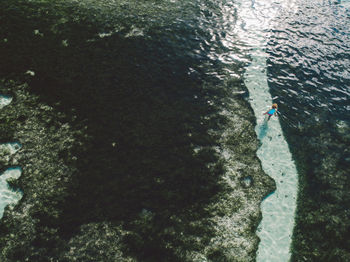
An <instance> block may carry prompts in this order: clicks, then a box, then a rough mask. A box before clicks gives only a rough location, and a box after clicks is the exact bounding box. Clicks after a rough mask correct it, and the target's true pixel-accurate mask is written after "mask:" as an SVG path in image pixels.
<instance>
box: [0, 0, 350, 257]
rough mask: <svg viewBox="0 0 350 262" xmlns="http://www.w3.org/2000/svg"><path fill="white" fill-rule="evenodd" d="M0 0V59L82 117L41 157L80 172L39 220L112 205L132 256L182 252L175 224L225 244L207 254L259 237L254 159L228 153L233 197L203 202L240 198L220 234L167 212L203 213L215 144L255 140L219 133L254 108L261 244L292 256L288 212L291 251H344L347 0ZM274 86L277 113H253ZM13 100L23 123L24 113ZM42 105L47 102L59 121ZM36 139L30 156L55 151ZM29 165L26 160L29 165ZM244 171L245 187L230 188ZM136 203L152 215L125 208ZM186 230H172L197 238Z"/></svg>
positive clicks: (248, 248)
mask: <svg viewBox="0 0 350 262" xmlns="http://www.w3.org/2000/svg"><path fill="white" fill-rule="evenodd" d="M1 7H2V8H1V9H0V22H1V24H2V27H1V28H0V33H1V38H0V39H1V44H0V54H1V56H2V57H3V59H2V60H1V61H0V66H1V68H0V75H1V76H2V77H4V78H7V79H10V78H15V79H20V80H21V81H25V82H28V83H29V86H30V87H31V89H30V92H33V93H34V94H37V95H38V96H39V97H40V99H42V100H43V101H44V102H45V103H48V104H50V105H51V106H53V107H55V109H57V110H58V111H60V110H61V111H64V112H65V113H66V114H67V115H68V117H67V119H69V120H67V122H69V124H67V125H70V124H72V123H73V124H72V125H74V123H75V124H76V126H77V129H78V130H83V131H82V133H83V135H82V134H81V133H79V135H78V137H77V139H76V140H75V139H62V140H65V141H64V142H62V146H61V145H57V144H55V145H54V146H52V148H55V150H56V149H57V151H55V150H48V151H50V153H52V159H58V160H59V161H61V160H62V162H64V163H69V164H72V163H74V164H72V165H75V163H78V164H77V166H74V167H77V169H79V172H78V173H79V174H78V175H74V177H75V178H76V180H75V181H74V183H72V184H70V185H69V186H71V187H72V189H70V190H71V191H70V192H69V196H68V197H67V199H69V201H67V202H65V204H60V205H59V208H61V209H60V210H59V211H58V212H57V213H58V214H62V215H61V217H60V219H59V222H57V221H55V223H52V221H47V225H45V226H48V227H50V226H52V225H57V224H59V225H58V226H57V227H59V228H60V230H61V231H60V232H63V233H62V235H64V237H65V238H69V237H71V236H72V234H74V233H72V232H77V231H78V230H79V227H80V226H81V224H86V223H89V222H91V221H93V222H96V221H99V222H100V221H103V222H104V221H106V220H108V221H118V222H120V221H122V222H121V223H126V224H128V230H130V231H132V232H133V234H134V235H132V237H130V238H129V240H128V241H129V242H128V243H127V244H126V246H127V247H128V248H130V249H131V250H132V251H131V253H134V254H137V255H139V256H140V257H139V258H140V260H142V259H146V258H148V259H150V260H152V259H153V260H157V259H158V260H161V259H162V258H163V257H165V256H167V255H169V254H170V253H171V255H174V257H176V258H179V257H178V255H179V254H180V255H179V256H181V255H182V253H181V252H178V251H176V252H178V253H176V252H175V253H176V254H175V253H174V249H172V250H171V251H169V249H168V247H169V246H171V247H173V246H176V243H179V242H178V241H183V239H185V238H184V237H182V235H180V234H179V235H176V234H173V235H172V232H173V231H172V230H173V227H174V228H175V229H176V230H174V231H176V232H181V233H182V231H181V230H183V231H186V230H187V232H189V234H190V235H191V234H192V233H193V231H195V232H196V233H197V232H199V233H198V235H199V236H200V237H198V239H199V240H198V239H197V238H196V239H197V240H198V241H199V242H200V241H203V242H205V241H207V242H206V243H209V242H210V241H213V242H215V245H217V246H218V247H220V248H218V250H209V251H208V250H207V251H206V252H207V254H208V257H209V258H210V257H214V258H217V257H225V255H227V256H228V257H229V258H232V257H246V256H248V255H250V254H251V253H253V252H252V250H255V249H254V248H255V247H256V244H257V238H256V237H254V239H253V238H250V237H249V236H250V235H251V234H252V232H254V230H255V227H254V226H252V225H251V221H250V220H249V219H245V218H247V217H250V216H251V214H253V215H256V216H257V215H258V205H257V204H255V205H254V203H257V202H258V201H259V200H260V199H256V198H255V197H256V195H254V194H252V193H251V191H249V190H250V189H251V188H252V187H254V186H256V185H259V186H263V183H262V182H261V181H258V180H257V178H256V177H254V175H256V173H254V172H255V171H256V170H257V169H256V170H253V168H250V166H249V164H246V163H244V164H242V163H236V162H232V165H231V166H229V167H228V168H227V167H226V168H227V169H228V170H229V172H228V173H227V174H226V175H227V176H226V177H225V176H224V179H226V180H227V181H228V183H229V184H230V186H231V187H230V190H233V191H234V193H233V194H232V201H227V203H225V201H223V200H222V199H221V201H220V200H218V201H216V202H215V203H214V205H215V204H218V205H219V204H220V205H221V204H222V206H223V207H225V206H226V205H227V206H231V205H232V206H234V208H236V209H237V210H236V211H234V212H233V214H234V215H233V216H232V217H230V216H226V215H225V214H226V213H225V212H223V213H220V212H219V215H221V218H220V219H221V220H220V221H219V223H218V225H219V228H220V230H219V231H220V232H226V233H225V234H222V235H221V236H218V237H216V238H212V239H210V238H209V237H207V238H205V237H203V236H202V234H201V233H202V232H203V231H205V230H207V229H208V228H210V229H209V230H208V231H210V230H211V227H209V226H206V225H205V224H201V227H198V228H196V230H193V229H194V228H192V227H191V228H190V229H188V228H185V229H184V228H183V223H181V222H178V221H183V220H186V219H189V220H190V221H192V222H193V220H191V219H192V215H193V214H196V215H197V216H198V217H200V218H201V219H203V217H205V216H206V215H205V214H206V212H207V211H206V210H205V208H203V207H207V205H208V203H210V201H212V199H214V197H215V196H217V192H218V191H220V190H221V189H218V186H219V185H220V181H221V180H220V178H221V175H222V174H223V171H222V169H221V166H220V165H221V164H220V163H221V161H222V159H223V158H225V159H227V160H231V159H234V160H236V158H237V159H239V161H241V160H242V159H243V160H244V159H245V158H246V157H247V155H250V153H247V152H246V151H245V149H243V148H244V147H243V146H242V145H241V144H237V141H239V142H241V141H242V139H241V138H242V137H244V135H246V133H245V132H242V133H237V134H236V133H235V135H237V137H234V138H232V137H231V141H230V142H231V143H232V144H230V146H232V148H233V150H232V151H225V147H223V148H224V150H223V149H222V148H221V146H220V143H219V141H220V139H221V138H222V137H224V136H225V135H227V137H228V135H229V134H230V133H231V132H234V131H237V130H238V129H243V130H248V129H249V130H250V131H252V130H253V128H254V127H252V124H251V123H253V122H254V121H255V120H256V127H255V131H256V134H257V137H258V138H259V140H260V142H261V147H260V149H259V151H258V157H259V159H260V160H261V163H262V166H263V168H264V170H265V172H266V173H268V174H269V175H270V176H271V177H273V178H274V180H275V182H276V185H277V189H276V191H275V192H273V193H272V194H271V195H269V196H268V197H267V198H265V199H264V201H263V203H262V205H261V207H262V212H263V220H262V222H261V224H260V226H259V228H258V230H257V234H258V236H259V238H260V239H261V242H260V246H259V250H258V253H257V260H258V261H282V260H283V261H287V260H289V258H290V255H291V254H290V253H291V251H293V250H291V249H290V247H291V236H292V233H293V228H294V247H293V248H294V249H295V250H294V253H295V254H298V258H297V259H295V260H296V261H300V260H303V259H304V258H303V257H304V256H305V257H306V258H307V259H309V260H310V261H346V258H345V259H344V258H343V256H344V257H350V250H349V248H348V247H347V246H348V245H347V246H345V245H344V243H347V234H348V228H349V225H348V221H350V217H349V212H348V210H347V207H348V206H349V205H350V198H349V196H348V191H349V188H350V178H349V176H348V174H349V170H350V168H349V163H350V153H349V149H348V148H350V137H349V134H350V131H349V126H350V119H349V110H350V105H349V101H350V100H349V98H350V96H349V94H350V92H349V90H350V83H349V81H350V77H349V76H350V73H349V68H350V67H349V65H350V57H349V54H350V49H349V43H350V41H349V36H350V33H349V28H350V26H349V21H350V20H349V1H328V0H324V1H323V0H319V1H318V0H315V1H284V0H283V1H277V0H276V1H273V0H264V1H254V0H253V1H245V0H240V1H235V2H232V1H225V0H223V1H219V0H212V1H186V0H180V1H170V2H166V1H154V2H153V1H147V2H142V3H141V2H136V1H132V0H130V1H129V0H125V1H124V0H121V1H114V0H113V1H112V0H104V1H94V0H86V1H70V0H65V1H45V0H40V1H39V0H38V1H25V0H18V1H3V2H2V6H1ZM246 87H247V88H248V91H249V94H248V93H247V92H246ZM244 100H245V101H244ZM243 101H244V102H247V101H248V102H249V103H250V105H251V106H252V108H253V110H254V113H255V118H254V117H252V116H251V115H250V114H249V112H248V113H247V111H244V110H243V109H246V108H241V107H249V106H247V104H246V103H242V102H243ZM10 102H11V100H10V98H2V100H0V104H3V105H6V104H8V103H10ZM273 102H277V103H278V105H279V112H280V114H279V117H278V118H275V117H272V118H271V120H270V121H269V122H265V120H264V116H263V115H262V114H263V113H264V112H265V111H266V110H267V109H268V108H269V107H270V106H271V103H273ZM40 110H41V109H40ZM249 110H250V108H249ZM243 115H244V116H243ZM246 115H249V117H250V119H249V121H246V119H245V117H246ZM18 116H19V117H20V119H21V120H20V121H23V122H25V124H26V125H25V126H26V127H27V128H28V129H27V130H30V129H31V127H30V125H31V122H30V121H27V119H28V117H27V116H26V115H25V114H18ZM70 117H71V118H70ZM52 118H55V116H53V117H49V118H46V116H45V117H42V119H43V121H44V122H45V124H43V125H44V126H45V128H50V129H51V128H52V130H53V132H54V131H55V129H54V128H55V126H54V124H53V123H54V122H55V121H53V120H52ZM75 120H76V122H74V121H75ZM65 121H66V120H65ZM65 121H64V120H62V119H60V120H59V122H60V123H61V122H62V123H65ZM78 121H82V122H81V123H83V124H81V125H80V123H79V124H77V122H78ZM23 122H22V123H23ZM228 122H229V123H230V125H227V123H228ZM247 122H249V123H250V124H249V123H247ZM60 125H61V124H57V126H60ZM28 126H29V127H28ZM62 126H65V124H62ZM45 128H43V129H41V128H40V129H36V130H35V132H43V133H44V131H43V130H45ZM39 130H40V131H39ZM86 130H87V131H86ZM223 130H224V131H223ZM22 131H23V130H22ZM23 132H24V131H23ZM84 132H85V133H84ZM220 132H223V134H224V135H223V136H221V134H222V133H220ZM84 135H86V137H89V139H90V138H91V140H89V142H87V143H86V144H85V142H86V141H87V140H88V139H86V140H84V142H81V141H80V140H79V138H81V137H85V136H84ZM86 137H85V138H86ZM85 138H84V139H85ZM53 139H54V140H56V141H57V139H56V138H53ZM248 140H249V139H248ZM250 140H251V141H255V140H254V137H250ZM286 140H287V142H288V143H287V142H286ZM5 141H6V140H5ZM28 141H34V140H33V139H28ZM76 141H79V142H77V144H79V146H78V148H79V149H74V150H72V152H71V151H70V149H69V150H68V149H67V148H68V147H69V146H68V145H71V144H72V143H73V142H76ZM91 141H92V142H91ZM90 142H91V143H90ZM89 143H90V144H89ZM48 144H50V143H48ZM247 144H248V143H247ZM39 146H40V145H39ZM251 148H253V149H254V148H255V146H254V144H252V145H251ZM9 149H10V148H9ZM79 150H81V151H79ZM84 150H86V151H84ZM254 150H255V149H254ZM289 150H291V152H292V154H293V159H294V160H295V162H293V160H292V154H291V153H290V151H289ZM43 151H44V150H43ZM43 151H42V152H40V154H38V155H40V160H39V161H38V163H40V165H41V166H42V167H46V164H48V166H50V163H45V161H43V159H50V158H43V157H41V156H42V155H44V154H46V152H43ZM9 153H10V152H9ZM66 157H67V158H68V159H66ZM28 159H29V158H28ZM30 159H31V158H30ZM73 160H74V161H73ZM243 160H242V162H243ZM31 161H34V160H32V159H31ZM75 161H76V162H75ZM239 161H238V162H239ZM295 164H297V166H298V171H299V174H297V172H296V168H295ZM44 169H45V168H44ZM46 170H49V171H48V173H50V172H52V173H53V174H54V173H55V171H52V170H54V169H51V168H46V169H45V171H44V172H42V173H43V179H48V178H49V177H50V175H52V174H51V173H50V175H49V174H47V173H46ZM74 170H75V169H74ZM26 171H27V172H28V176H30V173H31V172H34V169H33V171H28V170H27V169H26ZM36 171H37V170H36ZM37 172H38V171H37ZM64 172H66V171H65V170H63V171H62V173H64ZM298 176H299V178H298ZM53 177H54V175H53ZM34 180H35V179H34ZM47 181H49V179H48V180H47ZM47 181H46V180H45V182H47ZM96 181H98V182H99V183H96ZM69 183H70V182H67V184H69ZM259 183H260V184H259ZM241 184H242V185H243V191H242V190H235V189H236V188H240V186H241ZM298 184H299V185H300V188H301V191H300V192H299V195H298V198H297V186H298ZM50 185H52V184H51V183H50ZM4 188H5V189H4V190H7V189H6V188H7V184H6V182H4ZM37 188H40V187H39V186H38V187H37ZM240 189H242V188H240ZM70 194H71V195H70ZM73 196H74V197H73ZM257 198H260V197H257ZM43 199H47V198H43ZM70 200H72V201H70ZM216 200H217V199H216ZM62 201H63V200H62ZM297 201H298V207H296V203H297ZM63 202H64V201H63ZM35 203H37V202H35ZM242 203H244V206H243V204H242ZM246 203H249V204H251V205H248V204H246ZM45 204H47V203H45ZM91 206H94V207H95V208H94V212H91ZM107 206H108V208H106V207H107ZM189 207H196V208H197V207H200V208H199V209H196V211H193V212H192V210H191V211H188V210H189V209H188V208H189ZM55 208H56V207H53V209H55ZM296 208H297V213H296V216H295V217H294V215H295V210H296ZM46 210H49V209H46ZM143 210H146V211H147V212H149V213H147V214H149V216H148V215H147V216H145V217H143V216H141V217H143V218H144V221H146V222H147V223H145V224H147V225H152V226H150V227H149V228H147V227H145V226H144V225H143V224H142V223H141V224H137V223H136V222H135V221H134V220H137V219H138V218H139V217H140V214H142V212H143ZM198 210H199V211H200V212H199V211H198ZM298 210H299V211H298ZM181 212H188V213H186V215H184V217H182V218H181V219H182V220H181V219H177V220H176V221H177V222H174V221H175V219H174V216H172V214H174V213H175V214H179V213H181ZM298 212H299V213H298ZM156 214H157V215H156ZM182 214H183V213H182ZM43 216H44V215H43ZM169 217H172V219H173V221H170V220H169ZM175 217H176V216H175ZM294 218H296V220H294ZM52 219H54V218H52ZM147 219H149V221H148V220H147ZM153 219H154V220H153ZM193 219H197V218H196V217H195V218H193ZM43 221H46V220H45V219H43ZM63 221H66V222H63ZM67 221H68V222H67ZM126 221H127V222H126ZM130 221H133V222H130ZM56 222H57V224H56ZM60 223H61V224H60ZM173 223H174V224H175V225H176V226H174V224H173ZM190 224H191V225H192V224H193V223H191V222H188V223H187V224H186V225H190ZM194 224H195V223H194ZM203 225H204V226H203ZM168 227H170V228H168ZM252 227H254V229H252ZM145 228H146V229H145ZM55 230H56V229H55ZM145 230H146V231H145ZM157 230H158V231H157ZM19 231H20V230H19ZM164 232H166V233H164ZM169 232H170V233H169ZM236 232H240V234H242V235H244V237H245V239H246V240H244V241H242V238H241V237H242V235H241V236H236V235H235V234H236ZM247 232H248V233H247ZM163 233H164V234H163ZM211 233H212V232H211ZM162 234H163V235H162ZM209 235H210V234H209V233H208V234H207V235H206V236H209ZM153 236H157V237H158V236H160V237H158V238H156V239H154V238H153ZM169 238H170V239H171V240H169ZM145 239H146V241H144V240H145ZM223 239H224V241H223ZM228 239H231V240H228ZM226 240H228V241H226ZM142 241H144V242H142ZM167 241H169V242H167ZM191 241H192V240H191ZM203 242H201V245H202V244H203ZM140 243H142V244H140ZM169 243H171V244H169ZM181 243H182V242H181ZM189 243H190V244H189ZM189 243H188V242H186V243H182V244H183V246H186V247H185V248H186V249H188V250H192V251H193V250H196V251H193V252H194V253H196V252H197V250H198V249H200V248H198V246H196V244H195V242H189ZM180 245H181V244H180ZM203 245H204V244H203ZM201 247H202V246H201ZM223 250H224V251H223ZM48 252H49V251H48ZM225 252H226V253H225ZM318 252H320V253H322V252H323V254H322V255H320V254H318ZM154 254H157V255H156V257H154ZM299 254H300V255H299ZM169 256H170V255H169ZM174 257H173V258H174ZM198 257H200V258H203V259H204V255H203V256H202V254H199V252H198ZM340 257H342V258H340ZM174 260H175V258H174ZM179 260H180V259H179Z"/></svg>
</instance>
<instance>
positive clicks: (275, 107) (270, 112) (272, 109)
mask: <svg viewBox="0 0 350 262" xmlns="http://www.w3.org/2000/svg"><path fill="white" fill-rule="evenodd" d="M264 115H269V117H268V118H267V121H269V120H270V118H271V116H273V115H275V116H277V104H272V107H271V109H270V110H269V111H267V112H265V113H264Z"/></svg>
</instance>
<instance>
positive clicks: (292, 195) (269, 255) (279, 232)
mask: <svg viewBox="0 0 350 262" xmlns="http://www.w3.org/2000/svg"><path fill="white" fill-rule="evenodd" d="M295 8H296V6H294V3H293V1H285V2H283V1H264V2H260V1H256V2H253V3H252V2H251V1H246V2H244V1H243V2H242V5H241V6H240V9H239V11H241V12H238V13H239V18H240V20H239V21H240V24H241V25H242V27H241V28H242V29H241V31H240V32H239V35H240V37H241V39H242V40H243V41H244V42H246V44H247V46H248V47H249V48H250V52H249V53H250V55H251V59H252V62H251V63H250V65H249V66H248V67H247V68H246V71H245V75H244V79H245V80H244V82H245V85H246V86H247V88H248V90H249V101H250V104H251V106H252V107H253V109H254V112H255V117H256V119H257V126H256V128H255V131H256V133H257V136H258V138H259V140H260V141H261V146H260V148H259V150H258V152H257V154H258V157H259V159H260V160H261V163H262V166H263V169H264V171H265V172H266V173H267V174H268V175H269V176H271V177H272V178H273V179H274V180H275V182H276V191H275V192H273V193H272V194H270V195H269V196H268V197H266V198H265V199H264V201H263V202H262V204H261V208H262V210H261V211H262V217H263V218H262V221H261V223H260V225H259V227H258V230H257V234H258V236H259V238H260V244H259V249H258V251H257V258H256V260H257V261H259V262H260V261H266V262H282V261H289V259H290V255H291V250H290V246H291V240H292V234H293V227H294V215H295V209H296V198H297V190H298V173H297V170H296V167H295V164H294V161H293V160H292V155H291V153H290V152H289V148H288V144H287V142H286V140H285V138H284V135H283V132H282V129H281V126H280V123H279V119H278V118H276V117H275V116H273V117H272V118H271V119H270V120H269V121H267V118H266V117H265V116H264V115H263V113H265V112H266V111H267V110H269V108H271V105H272V103H273V99H272V97H271V95H270V92H269V86H268V83H267V75H266V71H267V68H266V59H267V56H268V55H267V54H266V45H267V41H268V40H269V30H270V29H271V28H272V27H273V23H274V19H275V17H276V15H277V14H280V13H281V12H283V11H285V10H286V9H288V10H289V11H291V10H293V9H295Z"/></svg>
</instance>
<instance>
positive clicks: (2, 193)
mask: <svg viewBox="0 0 350 262" xmlns="http://www.w3.org/2000/svg"><path fill="white" fill-rule="evenodd" d="M21 173H22V170H21V169H20V168H19V167H17V168H9V169H7V170H6V171H5V172H3V173H2V174H0V218H1V217H2V215H3V213H4V209H5V207H6V206H7V205H15V204H16V203H17V202H18V201H19V200H20V199H21V198H22V195H23V194H22V192H20V191H13V190H12V189H11V188H10V187H9V185H8V183H7V180H8V179H18V178H19V177H20V176H21Z"/></svg>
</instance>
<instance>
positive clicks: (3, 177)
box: [0, 96, 22, 218]
mask: <svg viewBox="0 0 350 262" xmlns="http://www.w3.org/2000/svg"><path fill="white" fill-rule="evenodd" d="M11 101H12V98H11V97H7V96H0V110H1V108H3V107H4V106H7V105H9V104H10V103H11ZM20 148H21V144H19V143H16V142H14V143H6V144H0V152H1V157H2V158H3V160H5V161H8V160H9V158H10V156H11V155H13V154H15V153H16V152H17V151H18V150H19V149H20ZM21 173H22V170H21V168H19V167H14V168H9V169H7V170H5V171H4V172H3V173H2V174H0V218H1V217H2V215H3V213H4V209H5V207H6V206H7V205H11V204H16V203H17V202H18V201H19V200H20V199H21V198H22V193H21V192H20V191H13V190H12V189H11V188H10V187H9V185H8V183H7V180H8V179H18V178H19V177H20V176H21Z"/></svg>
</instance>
